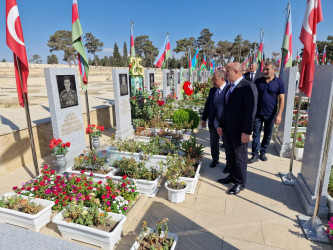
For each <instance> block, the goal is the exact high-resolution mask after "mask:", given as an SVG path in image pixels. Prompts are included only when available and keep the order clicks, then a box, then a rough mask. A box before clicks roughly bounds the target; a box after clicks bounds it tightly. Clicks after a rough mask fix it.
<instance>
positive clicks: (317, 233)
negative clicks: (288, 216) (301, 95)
mask: <svg viewBox="0 0 333 250" xmlns="http://www.w3.org/2000/svg"><path fill="white" fill-rule="evenodd" d="M332 129H333V100H332V99H331V107H330V114H329V119H328V124H327V129H326V139H325V145H324V151H323V158H322V162H321V168H320V176H319V183H318V185H317V188H316V190H317V192H316V203H315V207H314V211H313V215H312V217H311V218H310V217H309V216H304V215H299V216H297V218H298V220H299V223H300V224H301V227H302V230H303V232H304V234H305V236H306V238H307V239H309V240H312V241H319V242H326V243H328V242H329V239H328V237H327V235H326V233H325V229H324V227H323V225H322V223H321V221H320V219H319V217H318V216H317V215H318V210H319V203H320V198H321V194H322V191H323V184H324V177H325V170H326V166H327V158H328V151H329V148H330V144H331V137H332Z"/></svg>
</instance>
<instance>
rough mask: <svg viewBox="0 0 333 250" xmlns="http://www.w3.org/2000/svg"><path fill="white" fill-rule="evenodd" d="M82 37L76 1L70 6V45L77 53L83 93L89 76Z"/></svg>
mask: <svg viewBox="0 0 333 250" xmlns="http://www.w3.org/2000/svg"><path fill="white" fill-rule="evenodd" d="M82 35H83V31H82V27H81V23H80V19H79V8H78V4H77V0H73V5H72V43H73V47H74V48H75V50H76V51H77V54H78V59H79V70H80V75H81V77H80V78H81V86H82V89H83V91H86V90H87V84H88V74H89V66H88V59H87V56H86V52H85V51H84V48H83V43H82V39H81V36H82Z"/></svg>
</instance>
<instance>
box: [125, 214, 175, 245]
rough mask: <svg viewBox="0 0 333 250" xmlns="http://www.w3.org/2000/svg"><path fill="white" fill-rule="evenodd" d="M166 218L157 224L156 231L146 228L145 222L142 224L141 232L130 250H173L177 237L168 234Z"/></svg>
mask: <svg viewBox="0 0 333 250" xmlns="http://www.w3.org/2000/svg"><path fill="white" fill-rule="evenodd" d="M167 221H168V218H165V219H163V220H161V221H158V222H157V227H156V229H153V228H148V227H147V222H146V221H143V222H142V231H141V233H140V235H139V236H138V237H136V241H135V242H134V244H133V246H132V247H131V250H138V249H163V250H174V249H175V247H176V244H177V241H178V236H177V235H176V234H174V233H169V228H168V224H167Z"/></svg>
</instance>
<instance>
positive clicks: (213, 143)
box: [209, 128, 220, 161]
mask: <svg viewBox="0 0 333 250" xmlns="http://www.w3.org/2000/svg"><path fill="white" fill-rule="evenodd" d="M209 135H210V153H211V155H212V159H213V161H219V156H220V148H219V142H220V136H219V134H218V133H217V130H216V129H215V128H209Z"/></svg>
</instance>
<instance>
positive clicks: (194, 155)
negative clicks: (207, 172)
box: [181, 136, 204, 163]
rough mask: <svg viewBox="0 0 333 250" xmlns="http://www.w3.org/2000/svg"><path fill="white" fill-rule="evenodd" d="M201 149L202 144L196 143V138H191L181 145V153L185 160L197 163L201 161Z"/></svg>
mask: <svg viewBox="0 0 333 250" xmlns="http://www.w3.org/2000/svg"><path fill="white" fill-rule="evenodd" d="M203 148H204V146H203V145H202V144H198V143H197V138H196V137H195V136H191V137H190V139H189V140H186V141H184V142H183V143H182V145H181V151H183V152H184V154H185V157H186V158H190V159H195V161H196V162H197V163H199V162H200V161H201V160H202V157H203Z"/></svg>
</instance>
